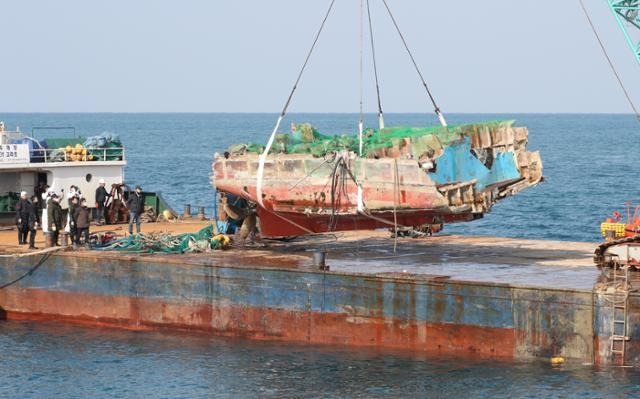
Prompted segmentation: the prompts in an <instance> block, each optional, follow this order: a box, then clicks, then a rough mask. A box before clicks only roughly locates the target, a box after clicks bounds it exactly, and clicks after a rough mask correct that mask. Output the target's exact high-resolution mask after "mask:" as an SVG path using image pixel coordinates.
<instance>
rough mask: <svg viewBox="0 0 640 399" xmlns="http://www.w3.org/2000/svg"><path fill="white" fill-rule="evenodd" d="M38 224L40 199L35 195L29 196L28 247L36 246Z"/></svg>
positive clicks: (34, 247) (33, 247)
mask: <svg viewBox="0 0 640 399" xmlns="http://www.w3.org/2000/svg"><path fill="white" fill-rule="evenodd" d="M39 224H40V199H39V197H38V196H37V195H34V196H33V197H31V204H30V205H29V249H38V248H36V245H35V244H36V233H37V231H38V225H39Z"/></svg>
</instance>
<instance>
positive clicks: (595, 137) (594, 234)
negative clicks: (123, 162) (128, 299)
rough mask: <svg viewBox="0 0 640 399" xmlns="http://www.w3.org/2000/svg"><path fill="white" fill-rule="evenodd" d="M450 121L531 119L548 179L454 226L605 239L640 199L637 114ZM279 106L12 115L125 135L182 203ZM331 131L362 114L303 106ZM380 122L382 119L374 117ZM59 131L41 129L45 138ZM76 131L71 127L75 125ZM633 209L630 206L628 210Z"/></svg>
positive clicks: (305, 117) (144, 174) (257, 133)
mask: <svg viewBox="0 0 640 399" xmlns="http://www.w3.org/2000/svg"><path fill="white" fill-rule="evenodd" d="M447 118H448V120H449V122H450V123H466V122H474V121H483V120H492V119H516V120H517V121H518V124H520V125H525V126H528V127H529V130H530V146H529V148H531V149H538V150H540V151H541V153H542V160H543V163H544V174H545V177H546V179H547V180H546V182H545V183H543V184H542V185H540V186H539V187H536V188H533V189H529V190H527V191H525V192H523V193H521V194H519V195H518V196H517V197H514V198H509V199H507V200H505V201H504V202H502V203H500V204H498V205H497V206H496V207H495V208H494V210H493V212H492V213H490V214H488V215H487V216H486V218H485V219H484V220H481V221H477V222H474V223H472V224H466V225H458V226H448V227H447V228H446V231H447V232H456V233H472V234H490V235H499V236H509V237H526V238H545V239H559V240H575V241H594V240H597V239H598V234H599V233H598V225H599V223H600V221H602V219H603V218H604V217H606V216H607V215H609V214H610V213H612V211H613V210H614V209H619V210H621V211H622V210H623V209H624V205H623V203H624V202H625V201H636V200H638V188H637V184H635V183H636V181H637V179H636V169H637V159H638V156H640V125H639V124H638V122H637V121H636V120H635V119H634V118H633V117H632V116H630V115H531V114H528V115H527V114H525V115H512V114H496V115H471V114H463V115H456V114H452V115H447ZM275 119H276V116H275V115H272V114H6V113H5V114H3V113H0V120H4V121H5V124H6V125H7V126H8V127H9V128H13V127H15V126H16V125H18V126H20V128H21V130H22V131H25V132H30V131H31V128H32V127H33V126H75V127H76V130H77V132H78V134H79V135H82V136H88V135H95V134H100V133H103V132H107V131H108V132H115V133H118V134H119V135H120V136H121V138H122V140H123V142H124V144H125V145H126V147H127V149H128V152H127V157H128V161H129V165H128V166H127V169H126V180H127V182H128V183H130V184H142V185H143V186H144V187H145V188H146V189H148V190H152V191H161V192H162V193H163V194H164V196H165V197H166V199H167V200H168V201H169V203H170V204H171V205H172V206H173V207H174V208H175V209H176V210H181V209H182V207H183V206H184V204H186V203H190V204H192V205H203V206H209V207H210V208H211V205H212V204H213V190H212V188H211V185H210V183H209V176H210V174H211V160H212V157H213V154H214V153H215V152H216V151H218V152H221V151H223V150H224V149H225V148H227V147H228V146H229V145H230V144H232V143H237V142H246V141H256V142H266V140H267V139H268V136H269V134H270V133H271V130H272V129H273V125H274V123H275ZM291 121H296V122H304V121H310V122H312V123H313V124H314V125H315V126H316V127H317V128H318V129H319V130H320V131H322V132H327V133H347V132H353V131H354V129H355V127H354V126H355V125H356V123H357V116H356V115H350V114H302V115H301V114H296V115H292V116H289V117H288V120H287V121H285V122H284V123H283V125H282V126H283V129H285V130H286V129H288V125H289V123H290V122H291ZM386 121H387V125H389V126H391V125H413V126H423V125H431V124H435V123H436V121H435V119H434V118H432V117H431V116H430V115H418V114H395V115H394V114H392V115H387V117H386ZM368 122H369V124H370V125H371V126H374V125H375V117H374V116H373V115H369V116H368ZM59 134H60V133H59V132H52V131H49V132H46V131H45V132H40V131H38V132H36V135H37V137H47V136H53V135H59ZM68 134H71V133H68ZM623 213H624V212H623Z"/></svg>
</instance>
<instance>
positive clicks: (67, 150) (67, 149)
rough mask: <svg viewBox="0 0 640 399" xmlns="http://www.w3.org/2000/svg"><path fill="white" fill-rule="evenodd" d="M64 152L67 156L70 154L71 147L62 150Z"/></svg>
mask: <svg viewBox="0 0 640 399" xmlns="http://www.w3.org/2000/svg"><path fill="white" fill-rule="evenodd" d="M64 152H65V153H67V154H68V153H70V152H71V146H70V145H68V146H66V147H65V148H64Z"/></svg>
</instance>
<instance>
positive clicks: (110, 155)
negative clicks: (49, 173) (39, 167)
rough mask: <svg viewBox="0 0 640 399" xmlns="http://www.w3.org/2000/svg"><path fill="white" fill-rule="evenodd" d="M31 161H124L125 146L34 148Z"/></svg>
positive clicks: (31, 151) (31, 152)
mask: <svg viewBox="0 0 640 399" xmlns="http://www.w3.org/2000/svg"><path fill="white" fill-rule="evenodd" d="M30 158H31V162H32V163H33V162H95V161H102V162H104V161H124V160H125V150H124V147H90V148H82V149H76V148H71V149H65V148H33V149H31V150H30Z"/></svg>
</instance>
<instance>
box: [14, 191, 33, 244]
mask: <svg viewBox="0 0 640 399" xmlns="http://www.w3.org/2000/svg"><path fill="white" fill-rule="evenodd" d="M30 206H31V202H30V201H29V198H28V197H27V193H26V191H23V192H21V193H20V200H19V201H18V203H17V204H16V226H17V227H18V245H25V244H26V243H27V235H28V234H29V207H30Z"/></svg>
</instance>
